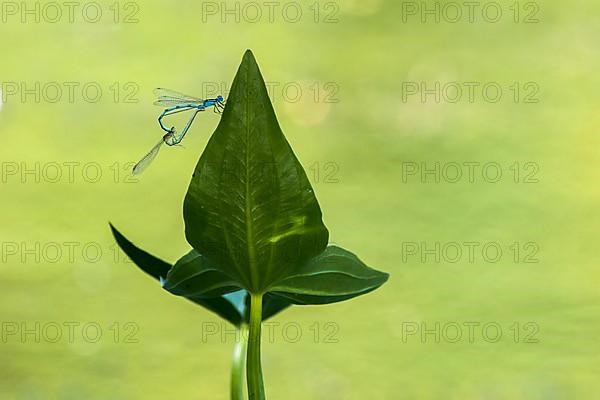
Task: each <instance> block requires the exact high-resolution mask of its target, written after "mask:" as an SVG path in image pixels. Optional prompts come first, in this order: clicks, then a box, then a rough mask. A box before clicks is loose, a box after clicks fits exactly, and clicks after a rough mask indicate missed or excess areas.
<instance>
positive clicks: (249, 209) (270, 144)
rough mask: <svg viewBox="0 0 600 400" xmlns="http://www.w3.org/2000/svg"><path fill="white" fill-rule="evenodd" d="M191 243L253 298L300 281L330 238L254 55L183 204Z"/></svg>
mask: <svg viewBox="0 0 600 400" xmlns="http://www.w3.org/2000/svg"><path fill="white" fill-rule="evenodd" d="M183 215H184V220H185V233H186V238H187V240H188V242H189V243H190V244H191V245H192V247H194V249H196V250H197V251H198V253H200V254H202V255H204V256H205V257H207V259H210V260H211V261H212V262H213V263H214V264H213V266H214V267H215V268H218V269H220V270H221V271H222V272H223V273H224V274H225V275H227V276H229V277H231V278H232V279H233V280H234V281H236V282H237V283H238V284H239V285H240V286H241V287H243V288H244V289H246V290H248V291H249V292H252V293H264V292H265V290H266V289H267V288H268V287H269V286H270V285H271V284H272V283H273V282H275V281H277V280H280V279H281V278H285V277H287V276H290V275H293V274H294V273H295V271H296V269H297V268H299V267H300V266H301V265H302V264H304V263H305V262H306V261H308V260H310V259H311V258H312V257H314V256H316V255H318V254H320V253H321V252H322V251H323V250H324V249H325V247H326V246H327V241H328V237H329V233H328V231H327V228H326V227H325V225H324V224H323V222H322V216H321V210H320V208H319V205H318V203H317V200H316V198H315V196H314V194H313V190H312V188H311V186H310V183H309V181H308V178H307V177H306V174H305V172H304V170H303V168H302V165H301V164H300V162H299V161H298V159H297V158H296V156H295V155H294V153H293V151H292V149H291V147H290V145H289V144H288V142H287V140H286V139H285V137H284V135H283V132H282V131H281V128H280V127H279V124H278V122H277V118H276V116H275V112H274V110H273V107H272V105H271V101H270V99H269V96H268V93H267V89H266V87H265V83H264V80H263V78H262V76H261V73H260V71H259V68H258V65H257V64H256V60H255V59H254V56H253V55H252V53H251V52H250V51H247V52H246V53H245V55H244V57H243V60H242V63H241V65H240V67H239V70H238V72H237V74H236V76H235V79H234V81H233V84H232V86H231V91H230V94H229V97H228V99H227V105H226V107H225V111H224V113H223V116H222V118H221V121H220V123H219V125H218V127H217V129H216V131H215V132H214V134H213V135H212V137H211V139H210V140H209V142H208V144H207V146H206V149H205V150H204V153H203V154H202V156H201V157H200V160H199V162H198V164H197V166H196V169H195V172H194V174H193V177H192V180H191V182H190V186H189V189H188V192H187V194H186V197H185V201H184V208H183Z"/></svg>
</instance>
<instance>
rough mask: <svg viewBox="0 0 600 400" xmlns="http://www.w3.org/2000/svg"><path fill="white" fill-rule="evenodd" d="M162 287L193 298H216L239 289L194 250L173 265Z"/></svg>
mask: <svg viewBox="0 0 600 400" xmlns="http://www.w3.org/2000/svg"><path fill="white" fill-rule="evenodd" d="M163 287H164V288H165V289H166V290H168V291H169V292H171V293H173V294H175V295H178V296H188V297H194V298H207V297H216V296H221V295H223V294H226V293H230V292H235V291H237V290H239V289H240V287H239V285H238V284H237V283H236V282H235V281H233V280H232V279H231V278H229V277H228V276H227V275H225V274H224V273H223V272H221V271H220V270H219V269H218V268H216V267H215V265H214V264H213V263H212V262H211V261H210V260H208V258H206V257H204V256H203V255H202V254H200V253H198V252H197V251H196V250H191V251H190V252H189V253H187V254H186V255H185V256H183V257H181V258H180V259H179V261H177V262H176V263H175V265H174V266H173V268H171V270H170V271H169V273H168V274H167V279H166V280H165V281H164V284H163Z"/></svg>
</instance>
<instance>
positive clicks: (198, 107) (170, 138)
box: [133, 88, 225, 175]
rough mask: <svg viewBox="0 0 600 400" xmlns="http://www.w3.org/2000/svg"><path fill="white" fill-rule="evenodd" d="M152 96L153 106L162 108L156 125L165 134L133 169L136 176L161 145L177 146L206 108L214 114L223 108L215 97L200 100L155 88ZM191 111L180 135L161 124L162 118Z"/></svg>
mask: <svg viewBox="0 0 600 400" xmlns="http://www.w3.org/2000/svg"><path fill="white" fill-rule="evenodd" d="M154 94H155V95H156V97H157V100H156V101H155V102H154V104H155V105H157V106H161V107H164V108H165V109H164V110H163V112H162V113H161V114H160V115H159V116H158V124H159V125H160V127H161V129H163V130H164V131H165V132H167V133H166V134H165V135H164V136H163V138H162V139H161V141H160V142H158V143H157V144H156V145H155V146H154V147H153V148H152V149H151V150H150V151H149V152H148V154H146V155H145V156H144V157H143V158H142V159H141V160H140V161H139V162H138V163H137V164H136V165H135V166H134V167H133V174H134V175H137V174H139V173H141V172H142V171H143V170H144V169H146V167H148V165H150V163H151V162H152V160H154V158H155V157H156V155H157V154H158V151H159V150H160V148H161V147H162V144H163V143H164V144H166V145H168V146H174V145H176V144H179V143H180V142H181V141H182V140H183V137H184V136H185V134H186V133H187V132H188V130H189V129H190V127H191V126H192V123H193V122H194V119H195V118H196V115H197V114H198V113H199V112H200V111H204V110H206V109H207V108H210V107H213V111H214V112H215V113H218V114H220V113H222V112H223V109H224V108H225V103H224V100H223V97H222V96H217V97H216V98H214V99H206V100H205V99H201V98H199V97H193V96H188V95H186V94H183V93H179V92H176V91H174V90H169V89H164V88H157V89H155V90H154ZM185 111H192V115H191V117H190V119H189V120H188V122H187V123H186V124H185V127H184V128H183V130H182V131H181V133H179V132H177V130H176V129H175V126H172V127H171V128H167V127H166V126H165V125H164V124H163V118H164V117H166V116H168V115H173V114H177V113H180V112H185Z"/></svg>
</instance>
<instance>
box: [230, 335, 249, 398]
mask: <svg viewBox="0 0 600 400" xmlns="http://www.w3.org/2000/svg"><path fill="white" fill-rule="evenodd" d="M238 334H239V340H236V343H235V346H234V348H233V362H232V365H231V400H244V372H245V367H246V352H247V351H248V325H247V324H245V323H243V324H242V325H241V326H240V328H239V330H238Z"/></svg>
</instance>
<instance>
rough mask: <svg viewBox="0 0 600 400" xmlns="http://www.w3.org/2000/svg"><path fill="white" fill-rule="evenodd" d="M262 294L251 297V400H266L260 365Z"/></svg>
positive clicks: (249, 389) (249, 344)
mask: <svg viewBox="0 0 600 400" xmlns="http://www.w3.org/2000/svg"><path fill="white" fill-rule="evenodd" d="M262 296H263V295H262V294H251V295H250V335H249V338H248V340H249V343H248V364H247V369H246V372H247V377H246V378H247V380H248V397H249V398H250V400H265V388H264V386H263V377H262V367H261V363H260V329H261V323H262Z"/></svg>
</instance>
